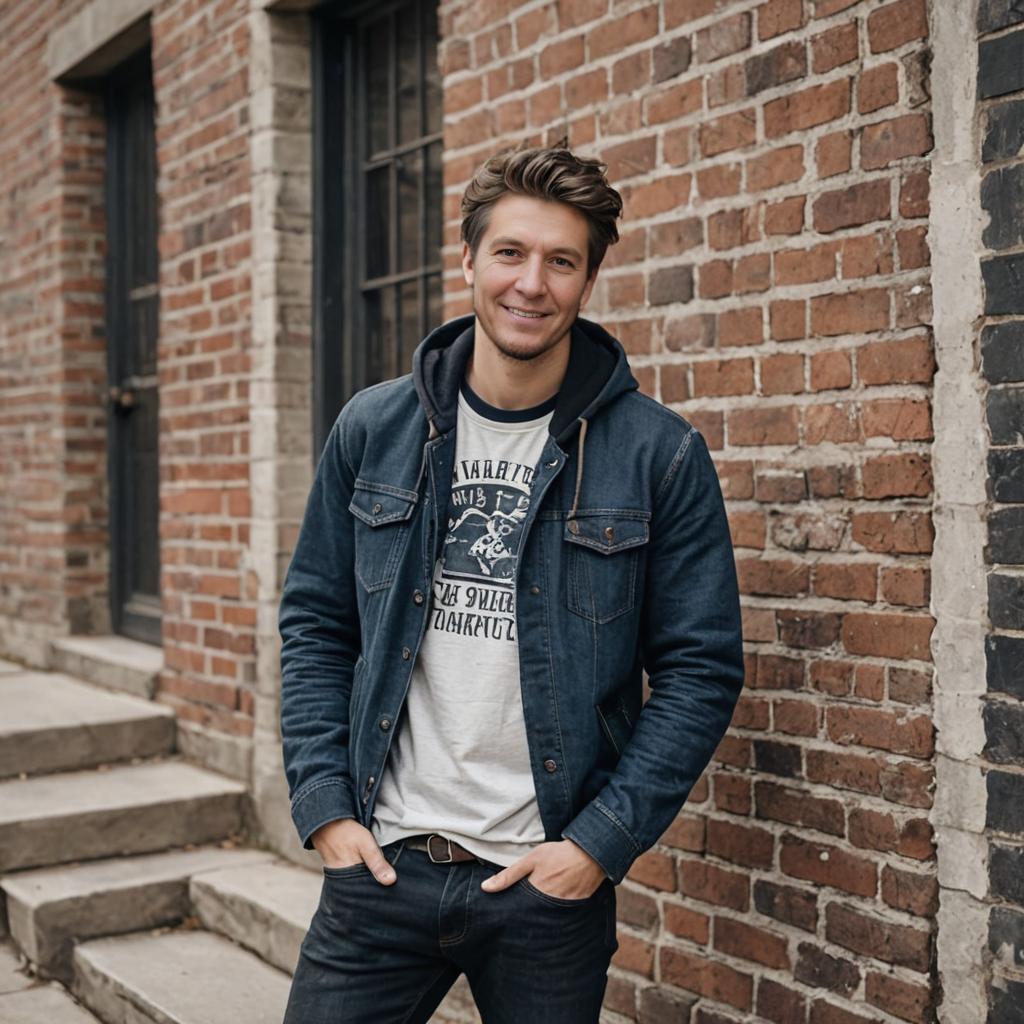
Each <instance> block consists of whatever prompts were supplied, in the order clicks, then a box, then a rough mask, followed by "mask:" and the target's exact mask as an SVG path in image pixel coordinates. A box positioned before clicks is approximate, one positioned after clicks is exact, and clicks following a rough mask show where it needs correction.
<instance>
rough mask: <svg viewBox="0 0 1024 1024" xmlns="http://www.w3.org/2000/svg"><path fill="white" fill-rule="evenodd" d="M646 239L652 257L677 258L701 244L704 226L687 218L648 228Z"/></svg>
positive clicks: (695, 220) (695, 218)
mask: <svg viewBox="0 0 1024 1024" xmlns="http://www.w3.org/2000/svg"><path fill="white" fill-rule="evenodd" d="M687 192H689V190H687ZM648 238H649V244H650V249H651V255H652V256H669V255H673V256H678V255H679V254H680V253H683V252H686V251H687V250H688V249H693V248H695V247H696V246H698V245H700V244H701V242H703V240H704V225H703V222H702V221H701V219H700V218H699V217H687V218H685V219H683V220H673V221H666V222H662V223H661V224H652V225H651V227H650V228H648ZM690 319H691V320H694V321H695V322H699V323H701V324H702V325H703V324H704V323H705V318H704V317H703V316H701V317H700V318H699V319H698V318H690ZM677 322H679V321H677ZM702 339H703V335H702Z"/></svg>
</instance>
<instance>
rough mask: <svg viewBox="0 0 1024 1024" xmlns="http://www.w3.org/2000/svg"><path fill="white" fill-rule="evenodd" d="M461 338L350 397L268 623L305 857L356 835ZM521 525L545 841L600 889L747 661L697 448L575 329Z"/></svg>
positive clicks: (712, 480)
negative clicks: (567, 847) (586, 865)
mask: <svg viewBox="0 0 1024 1024" xmlns="http://www.w3.org/2000/svg"><path fill="white" fill-rule="evenodd" d="M472 346H473V317H472V316H469V317H462V318H459V319H457V320H453V321H451V322H449V323H447V324H445V325H443V326H442V327H440V328H438V329H437V330H436V331H434V332H433V333H431V334H430V335H429V336H428V337H427V338H426V339H424V340H423V341H422V342H421V343H420V345H419V347H418V348H417V350H416V353H415V356H414V361H413V372H412V374H406V375H405V376H403V377H399V378H397V379H395V380H391V381H386V382H384V383H382V384H377V385H374V386H373V387H369V388H366V389H365V390H363V391H360V392H359V393H358V394H356V395H355V396H354V397H353V398H352V399H351V401H349V402H348V403H347V404H346V405H345V407H344V408H343V409H342V411H341V413H340V414H339V416H338V418H337V420H336V421H335V423H334V426H333V428H332V429H331V432H330V434H329V436H328V438H327V442H326V445H325V447H324V451H323V453H322V455H321V457H320V460H319V463H318V465H317V470H316V476H315V479H314V483H313V487H312V490H311V492H310V495H309V500H308V504H307V506H306V511H305V516H304V518H303V521H302V527H301V530H300V533H299V537H298V541H297V543H296V546H295V551H294V554H293V557H292V560H291V564H290V566H289V569H288V573H287V576H286V578H285V583H284V587H283V591H282V597H281V605H280V614H279V627H280V632H281V639H282V646H281V734H282V740H283V748H284V767H285V773H286V776H287V780H288V785H289V791H290V794H291V812H292V817H293V820H294V822H295V826H296V828H297V830H298V833H299V837H300V839H301V840H302V842H303V845H304V846H305V847H306V848H307V849H311V848H312V843H311V841H310V836H311V835H312V833H313V832H315V831H316V829H317V828H319V827H320V826H321V825H323V824H325V823H326V822H329V821H333V820H335V819H338V818H355V819H357V820H358V821H360V822H361V823H362V824H363V825H365V826H366V827H369V826H370V822H371V818H372V814H373V808H374V800H375V798H376V794H377V788H378V786H379V784H380V779H381V775H382V774H383V771H384V765H385V762H386V760H387V757H388V752H389V750H390V747H391V744H392V742H393V739H394V736H395V733H396V731H397V729H398V728H399V727H400V725H401V720H402V712H403V705H404V701H405V696H406V693H407V690H408V687H409V681H410V676H411V673H412V668H413V663H414V661H415V658H416V654H417V651H418V649H419V645H420V642H421V640H422V637H423V635H424V631H425V628H426V624H427V617H428V614H429V611H430V603H431V602H430V593H431V580H432V578H433V568H434V562H435V559H437V558H438V557H439V556H440V552H441V548H442V545H443V543H444V537H445V529H446V524H447V511H448V510H447V499H448V494H449V489H450V481H451V478H452V471H453V463H454V456H455V425H456V409H457V404H456V399H457V393H458V388H459V384H460V382H461V380H462V378H463V375H464V373H465V367H466V363H467V360H468V358H469V355H470V354H471V352H472ZM523 529H524V532H523V538H522V542H521V546H520V552H519V560H518V565H517V570H516V578H515V606H516V616H517V624H516V634H517V641H516V642H517V645H518V651H519V666H520V685H521V689H522V702H523V715H524V719H525V725H526V734H527V741H528V747H529V751H530V764H531V768H532V772H533V779H534V783H535V786H536V792H537V802H538V807H539V811H540V816H541V821H542V824H543V826H544V832H545V837H546V841H557V840H559V839H563V838H567V839H571V840H572V841H573V842H575V843H577V844H578V845H579V846H581V847H582V848H583V849H584V850H585V851H587V853H589V854H590V855H591V856H592V857H593V858H594V859H595V860H596V861H597V862H598V863H599V864H600V865H601V866H602V867H603V868H604V870H605V872H606V874H607V875H608V876H609V877H610V878H611V879H612V880H613V881H614V882H616V883H617V882H619V881H621V880H622V878H623V876H624V875H625V874H626V872H627V871H628V869H629V867H630V865H631V864H632V862H633V861H634V860H635V859H636V857H637V856H639V855H640V854H641V853H642V852H643V851H644V850H646V849H647V848H649V847H650V846H652V845H653V844H654V843H655V842H657V840H658V839H659V837H660V836H661V835H662V833H663V832H664V831H665V829H666V828H667V827H668V826H669V825H670V824H671V823H672V821H673V819H674V817H675V816H676V814H677V813H678V811H679V809H680V807H681V806H682V804H683V803H684V801H685V800H686V797H687V795H688V794H689V792H690V789H691V787H692V786H693V785H694V783H695V782H696V780H697V778H698V777H699V775H700V774H701V772H702V771H703V769H704V767H705V765H706V764H707V762H708V761H709V759H710V758H711V755H712V753H713V752H714V750H715V747H716V746H717V745H718V742H719V740H720V739H721V737H722V734H723V733H724V732H725V729H726V727H727V726H728V724H729V721H730V718H731V716H732V711H733V707H734V706H735V703H736V700H737V698H738V696H739V692H740V688H741V686H742V679H743V657H742V639H741V631H740V608H739V597H738V592H737V585H736V573H735V565H734V561H733V555H732V546H731V543H730V537H729V528H728V523H727V521H726V515H725V508H724V505H723V501H722V496H721V491H720V489H719V485H718V478H717V476H716V474H715V470H714V467H713V465H712V462H711V458H710V456H709V454H708V450H707V447H706V445H705V442H704V439H703V438H702V436H701V435H700V434H699V433H698V432H697V431H696V430H695V429H694V428H693V427H692V426H691V425H690V424H689V423H687V422H686V420H684V419H683V418H682V417H680V416H678V415H677V414H676V413H674V412H672V411H670V410H668V409H666V408H665V407H664V406H662V405H660V404H659V403H658V402H656V401H654V400H653V399H651V398H648V397H646V396H645V395H643V394H641V392H640V391H639V390H638V386H637V382H636V380H635V379H634V377H633V375H632V374H631V373H630V370H629V366H628V363H627V361H626V356H625V353H624V352H623V350H622V347H621V345H620V344H619V343H618V341H616V340H615V339H614V338H612V337H611V336H610V335H609V334H607V333H606V332H605V331H604V330H602V329H601V328H600V327H599V326H598V325H596V324H594V323H591V322H589V321H587V320H583V319H578V320H577V321H576V323H575V324H574V326H573V328H572V336H571V348H570V357H569V364H568V367H567V370H566V374H565V378H564V380H563V383H562V387H561V389H560V391H559V397H558V400H557V404H556V407H555V412H554V414H553V417H552V420H551V424H550V427H549V437H548V439H547V442H546V446H545V448H544V451H543V453H542V455H541V458H540V460H539V462H538V463H537V466H536V469H535V477H534V482H533V497H532V500H531V502H530V507H529V513H528V516H527V519H526V521H525V523H524V527H523ZM453 669H454V670H457V666H453ZM644 671H646V673H647V675H648V682H649V695H648V697H647V699H646V701H645V700H644V683H643V672H644ZM453 785H457V780H453Z"/></svg>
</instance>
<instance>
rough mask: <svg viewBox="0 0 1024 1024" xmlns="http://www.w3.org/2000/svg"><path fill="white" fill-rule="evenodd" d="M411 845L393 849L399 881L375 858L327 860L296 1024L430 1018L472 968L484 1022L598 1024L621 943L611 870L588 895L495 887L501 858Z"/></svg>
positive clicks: (300, 970)
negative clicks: (377, 870)
mask: <svg viewBox="0 0 1024 1024" xmlns="http://www.w3.org/2000/svg"><path fill="white" fill-rule="evenodd" d="M404 846H405V843H404V840H401V839H399V840H397V841H396V842H394V843H389V844H388V845H387V846H385V847H384V848H383V851H384V856H385V857H386V858H387V859H388V860H389V861H390V862H391V863H392V864H393V865H394V867H395V872H396V874H397V875H398V880H397V881H396V882H394V883H393V884H392V885H390V886H385V885H381V884H380V883H379V882H378V881H377V880H376V879H375V878H374V877H373V875H372V874H371V873H370V871H369V869H368V868H367V867H366V866H365V865H363V864H355V865H351V866H349V867H345V868H327V867H325V868H324V869H323V873H324V882H323V889H322V890H321V893H320V904H319V906H318V907H317V910H316V913H315V914H314V915H313V920H312V922H311V923H310V926H309V931H308V932H307V933H306V937H305V939H304V940H303V942H302V950H301V953H300V955H299V963H298V967H297V969H296V971H295V978H294V980H293V982H292V988H291V994H290V996H289V999H288V1009H287V1010H286V1011H285V1019H284V1024H425V1022H427V1021H429V1020H430V1017H431V1014H432V1013H433V1012H434V1010H435V1009H436V1008H437V1006H438V1004H439V1003H440V1002H441V1000H442V999H443V998H444V996H445V993H446V992H447V991H448V989H449V988H451V986H452V984H453V982H454V981H455V979H456V978H458V976H459V975H460V974H461V973H463V972H465V974H466V978H467V980H468V982H469V986H470V988H471V990H472V992H473V997H474V999H475V1000H476V1004H477V1007H478V1008H479V1010H480V1015H481V1017H482V1018H483V1021H484V1024H524V1022H527V1021H529V1022H538V1024H540V1022H544V1024H595V1022H596V1021H597V1020H598V1017H599V1015H600V1011H601V1002H602V1000H603V998H604V990H605V985H606V984H607V981H608V963H609V961H610V960H611V956H612V954H613V953H614V952H615V950H616V949H617V948H618V941H617V939H616V937H615V886H614V884H613V883H612V882H611V880H610V879H605V880H604V881H603V882H602V883H601V885H600V886H599V887H598V889H597V891H596V892H595V893H594V894H593V895H592V896H589V897H587V898H586V899H579V900H563V899H559V898H557V897H554V896H548V895H547V894H546V893H542V892H541V891H540V890H538V889H537V888H535V887H534V886H532V885H531V884H530V882H529V881H528V880H527V879H520V881H518V882H516V883H515V884H514V885H512V886H510V887H509V888H508V889H504V890H503V891H501V892H497V893H489V892H484V891H483V890H482V889H481V888H480V883H481V882H482V881H483V880H484V879H485V878H488V877H490V876H491V875H493V874H496V873H497V872H498V871H499V870H501V868H500V866H499V865H497V864H490V863H488V864H483V863H480V862H478V861H475V860H471V861H464V862H462V863H459V864H434V863H432V862H431V861H430V858H429V857H428V856H427V854H426V853H425V852H424V851H422V850H405V849H404Z"/></svg>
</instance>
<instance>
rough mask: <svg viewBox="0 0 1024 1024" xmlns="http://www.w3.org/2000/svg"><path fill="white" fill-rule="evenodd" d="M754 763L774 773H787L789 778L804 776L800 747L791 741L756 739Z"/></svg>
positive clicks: (765, 770)
mask: <svg viewBox="0 0 1024 1024" xmlns="http://www.w3.org/2000/svg"><path fill="white" fill-rule="evenodd" d="M754 763H755V764H756V765H757V767H758V768H759V769H760V770H761V771H764V772H769V773H770V774H772V775H785V776H786V777H787V778H800V777H802V776H803V769H802V767H801V761H800V748H799V747H795V746H792V745H791V744H789V743H776V742H775V741H774V740H754Z"/></svg>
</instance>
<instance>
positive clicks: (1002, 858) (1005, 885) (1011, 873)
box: [988, 845, 1024, 906]
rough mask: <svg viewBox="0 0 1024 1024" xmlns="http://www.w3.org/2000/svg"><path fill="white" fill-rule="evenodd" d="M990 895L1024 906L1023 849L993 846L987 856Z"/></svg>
mask: <svg viewBox="0 0 1024 1024" xmlns="http://www.w3.org/2000/svg"><path fill="white" fill-rule="evenodd" d="M988 884H989V888H990V889H991V890H992V895H993V896H996V897H1001V898H1002V899H1005V900H1010V902H1012V903H1017V904H1019V905H1021V906H1024V849H1021V848H1020V847H1019V846H996V845H993V846H992V847H991V849H990V850H989V854H988Z"/></svg>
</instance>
